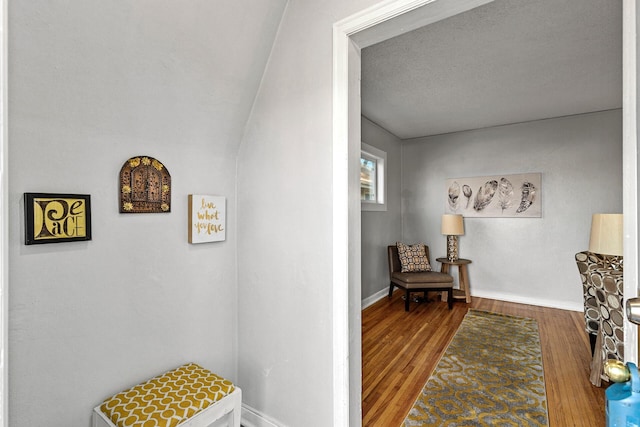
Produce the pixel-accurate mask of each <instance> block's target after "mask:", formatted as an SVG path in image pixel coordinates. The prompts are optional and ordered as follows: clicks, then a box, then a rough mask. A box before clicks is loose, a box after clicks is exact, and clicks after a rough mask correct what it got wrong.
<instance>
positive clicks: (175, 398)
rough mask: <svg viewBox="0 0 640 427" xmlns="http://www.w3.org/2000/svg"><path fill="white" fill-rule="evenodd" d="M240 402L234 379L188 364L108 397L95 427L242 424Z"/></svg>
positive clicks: (96, 415)
mask: <svg viewBox="0 0 640 427" xmlns="http://www.w3.org/2000/svg"><path fill="white" fill-rule="evenodd" d="M241 404H242V392H241V391H240V389H239V388H238V387H236V386H234V385H233V383H231V381H229V380H226V379H224V378H222V377H219V376H218V375H216V374H214V373H213V372H211V371H208V370H206V369H204V368H202V367H200V366H198V365H196V364H195V363H188V364H186V365H182V366H180V367H179V368H176V369H174V370H172V371H169V372H167V373H165V374H162V375H159V376H157V377H154V378H152V379H150V380H149V381H147V382H145V383H142V384H138V385H136V386H134V387H132V388H130V389H128V390H125V391H123V392H121V393H118V394H116V395H114V396H112V397H110V398H108V399H106V400H105V401H104V402H103V403H102V405H100V406H98V407H96V408H94V410H93V427H174V426H180V427H213V426H216V427H217V426H229V427H240V411H241V408H240V407H241ZM223 417H225V418H226V419H224V420H223V419H222V418H223ZM221 423H222V424H221Z"/></svg>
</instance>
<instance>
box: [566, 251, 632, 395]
mask: <svg viewBox="0 0 640 427" xmlns="http://www.w3.org/2000/svg"><path fill="white" fill-rule="evenodd" d="M575 259H576V263H577V265H578V271H579V272H580V279H581V280H582V290H583V295H584V320H585V329H586V331H587V333H588V334H589V336H590V342H591V346H592V347H591V349H592V353H593V359H592V362H591V377H590V379H591V383H592V384H594V385H596V386H600V385H601V381H602V379H604V380H605V381H608V380H609V378H608V377H607V376H606V374H605V373H604V370H603V367H604V362H605V361H607V360H609V359H615V360H620V361H624V327H623V318H624V309H623V305H622V299H623V268H622V267H623V257H622V256H614V255H600V254H596V253H593V252H586V251H585V252H578V253H577V254H576V255H575Z"/></svg>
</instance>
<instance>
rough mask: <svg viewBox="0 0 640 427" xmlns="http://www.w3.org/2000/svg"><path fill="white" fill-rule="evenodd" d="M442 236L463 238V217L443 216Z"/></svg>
mask: <svg viewBox="0 0 640 427" xmlns="http://www.w3.org/2000/svg"><path fill="white" fill-rule="evenodd" d="M441 232H442V234H444V235H447V236H462V235H463V234H464V223H463V222H462V215H451V214H445V215H442V229H441Z"/></svg>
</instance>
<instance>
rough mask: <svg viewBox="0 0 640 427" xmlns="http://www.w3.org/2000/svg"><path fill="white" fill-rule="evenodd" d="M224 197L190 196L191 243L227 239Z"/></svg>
mask: <svg viewBox="0 0 640 427" xmlns="http://www.w3.org/2000/svg"><path fill="white" fill-rule="evenodd" d="M225 210H226V200H225V198H224V196H207V195H201V194H189V243H208V242H220V241H223V240H225V239H226V232H225V228H226V224H225Z"/></svg>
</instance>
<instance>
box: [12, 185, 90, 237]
mask: <svg viewBox="0 0 640 427" xmlns="http://www.w3.org/2000/svg"><path fill="white" fill-rule="evenodd" d="M24 217H25V238H24V243H25V245H36V244H40V243H61V242H76V241H81V240H91V196H89V195H88V194H54V193H24Z"/></svg>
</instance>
